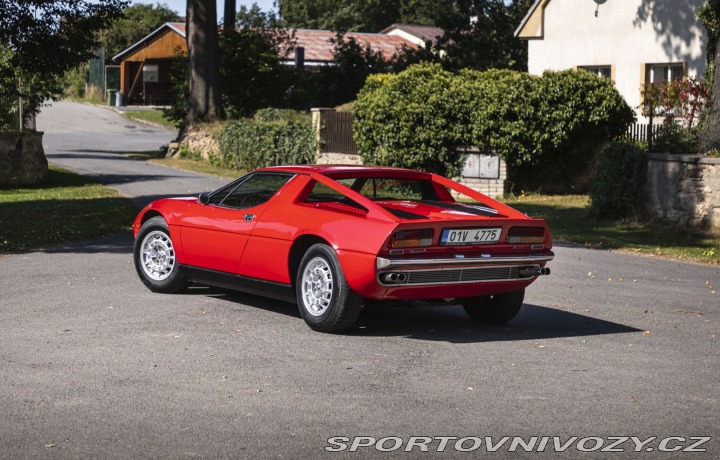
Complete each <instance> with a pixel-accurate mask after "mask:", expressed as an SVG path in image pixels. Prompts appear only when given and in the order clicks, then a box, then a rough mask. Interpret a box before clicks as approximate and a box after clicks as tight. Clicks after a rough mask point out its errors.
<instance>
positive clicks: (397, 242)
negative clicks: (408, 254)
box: [390, 228, 433, 248]
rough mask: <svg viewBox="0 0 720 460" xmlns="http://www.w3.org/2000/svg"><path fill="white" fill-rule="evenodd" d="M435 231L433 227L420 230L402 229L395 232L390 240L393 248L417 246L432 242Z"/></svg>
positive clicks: (427, 244)
mask: <svg viewBox="0 0 720 460" xmlns="http://www.w3.org/2000/svg"><path fill="white" fill-rule="evenodd" d="M432 239H433V231H432V229H431V228H423V229H419V230H402V231H399V232H397V233H395V234H394V235H393V237H392V240H390V247H391V248H417V247H420V246H430V245H431V244H432Z"/></svg>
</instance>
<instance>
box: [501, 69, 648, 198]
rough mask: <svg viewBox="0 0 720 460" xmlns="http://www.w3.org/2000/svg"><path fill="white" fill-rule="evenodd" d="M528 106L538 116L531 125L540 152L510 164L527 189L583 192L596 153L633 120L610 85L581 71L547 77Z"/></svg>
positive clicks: (541, 81)
mask: <svg viewBox="0 0 720 460" xmlns="http://www.w3.org/2000/svg"><path fill="white" fill-rule="evenodd" d="M528 103H529V104H530V105H531V106H533V107H534V110H533V112H532V113H533V114H535V118H534V120H535V121H534V122H529V123H528V125H529V127H530V129H533V130H534V131H533V133H532V135H531V136H532V137H533V138H534V139H536V140H537V145H539V146H540V147H541V150H540V151H539V152H536V153H535V154H534V155H533V157H532V158H528V159H526V161H524V162H522V163H520V164H519V163H518V162H512V161H510V162H509V164H508V166H509V168H510V173H511V174H512V175H513V176H514V178H515V180H516V181H517V182H518V184H520V185H521V186H523V187H525V189H526V190H528V189H530V190H539V189H541V188H542V189H543V190H545V191H555V192H568V191H573V190H574V191H582V190H584V189H585V187H586V186H587V178H588V177H587V176H588V175H589V172H590V165H591V163H592V161H593V158H594V157H595V155H596V153H597V151H598V149H599V148H600V147H602V145H603V144H604V143H605V142H607V141H608V140H610V139H615V138H617V137H619V136H620V135H622V134H624V133H625V130H626V129H627V126H628V125H629V124H631V123H632V122H634V121H635V115H634V113H633V110H632V109H631V108H630V107H629V106H628V105H627V103H626V102H625V99H624V98H623V97H622V96H621V95H620V93H619V92H618V91H617V88H616V87H615V85H614V83H613V82H612V81H610V80H609V79H607V78H603V77H599V76H597V75H595V74H592V73H590V72H586V71H582V70H581V71H576V70H564V71H559V72H553V71H547V72H545V73H543V75H542V77H541V78H539V79H537V80H536V86H535V89H534V94H532V95H529V102H528ZM506 154H507V155H508V156H509V157H512V156H513V155H512V153H511V152H506ZM513 165H514V166H515V167H514V168H513Z"/></svg>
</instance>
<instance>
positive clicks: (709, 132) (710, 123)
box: [700, 37, 720, 151]
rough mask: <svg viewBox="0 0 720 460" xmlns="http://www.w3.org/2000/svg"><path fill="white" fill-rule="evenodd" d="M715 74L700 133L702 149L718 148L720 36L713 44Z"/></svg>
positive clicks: (719, 146) (719, 134) (719, 125)
mask: <svg viewBox="0 0 720 460" xmlns="http://www.w3.org/2000/svg"><path fill="white" fill-rule="evenodd" d="M714 61H715V74H714V76H713V85H712V97H713V103H712V107H711V108H710V114H709V115H708V119H707V122H706V123H705V128H703V130H702V132H701V133H700V146H701V148H702V150H703V151H708V150H712V149H720V37H719V38H718V41H717V43H716V45H715V57H714Z"/></svg>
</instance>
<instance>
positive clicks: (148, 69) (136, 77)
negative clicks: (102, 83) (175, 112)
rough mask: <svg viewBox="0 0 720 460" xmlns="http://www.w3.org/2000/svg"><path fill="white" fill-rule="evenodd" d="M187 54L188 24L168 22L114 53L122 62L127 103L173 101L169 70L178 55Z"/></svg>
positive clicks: (122, 81)
mask: <svg viewBox="0 0 720 460" xmlns="http://www.w3.org/2000/svg"><path fill="white" fill-rule="evenodd" d="M179 55H182V56H187V42H186V39H185V24H184V23H180V22H168V23H165V24H163V25H162V26H160V27H159V28H157V29H156V30H155V31H153V32H152V33H150V34H149V35H147V36H146V37H145V38H143V39H142V40H140V41H139V42H137V43H136V44H134V45H133V46H131V47H130V48H128V49H126V50H125V51H123V52H122V53H120V54H118V55H117V56H114V57H113V61H119V62H120V92H121V93H122V96H121V97H122V101H123V103H124V104H127V105H129V104H143V105H166V104H170V103H172V100H171V96H170V94H171V93H170V84H171V82H170V74H171V72H172V69H173V64H175V63H176V62H177V59H178V56H179Z"/></svg>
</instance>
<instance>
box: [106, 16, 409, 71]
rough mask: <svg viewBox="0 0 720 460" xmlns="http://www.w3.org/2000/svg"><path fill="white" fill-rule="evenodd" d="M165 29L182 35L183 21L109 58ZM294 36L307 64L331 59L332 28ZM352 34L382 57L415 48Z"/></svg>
mask: <svg viewBox="0 0 720 460" xmlns="http://www.w3.org/2000/svg"><path fill="white" fill-rule="evenodd" d="M166 29H170V30H172V31H174V32H175V33H178V34H180V36H182V37H185V23H182V22H166V23H165V24H163V25H162V26H160V27H158V28H157V29H155V30H154V31H153V32H151V33H150V34H149V35H147V36H146V37H144V38H143V39H142V40H140V41H139V42H137V43H136V44H134V45H133V46H131V47H130V48H128V49H126V50H125V51H123V52H121V53H120V54H118V55H117V56H114V57H113V60H120V59H121V58H122V57H123V56H124V55H126V54H127V53H129V52H130V51H132V50H133V49H135V48H137V47H139V46H140V45H141V44H143V43H146V42H148V41H149V40H150V39H151V38H153V37H155V36H156V35H158V34H160V33H161V32H164V31H165V30H166ZM293 32H294V33H295V40H296V45H295V46H297V47H300V46H302V47H303V48H305V62H306V63H308V64H312V63H317V64H321V63H329V62H332V60H333V48H334V46H333V43H332V41H331V40H332V39H334V38H335V36H336V34H335V32H331V31H329V30H308V29H294V30H293ZM351 37H352V38H353V39H354V40H355V41H356V42H357V44H358V45H360V46H361V47H363V48H366V47H367V46H370V48H371V49H372V50H373V51H380V52H381V53H382V55H383V58H385V59H386V60H388V59H390V58H392V56H393V54H395V53H398V52H400V51H401V50H402V48H403V46H407V47H409V48H412V49H416V48H417V45H415V44H414V43H412V42H409V41H408V40H406V39H404V38H402V37H398V36H393V35H384V34H371V33H360V32H350V33H347V34H345V40H349V39H350V38H351ZM286 58H287V59H289V60H292V59H294V53H293V51H290V52H289V53H288V54H287V56H286Z"/></svg>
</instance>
